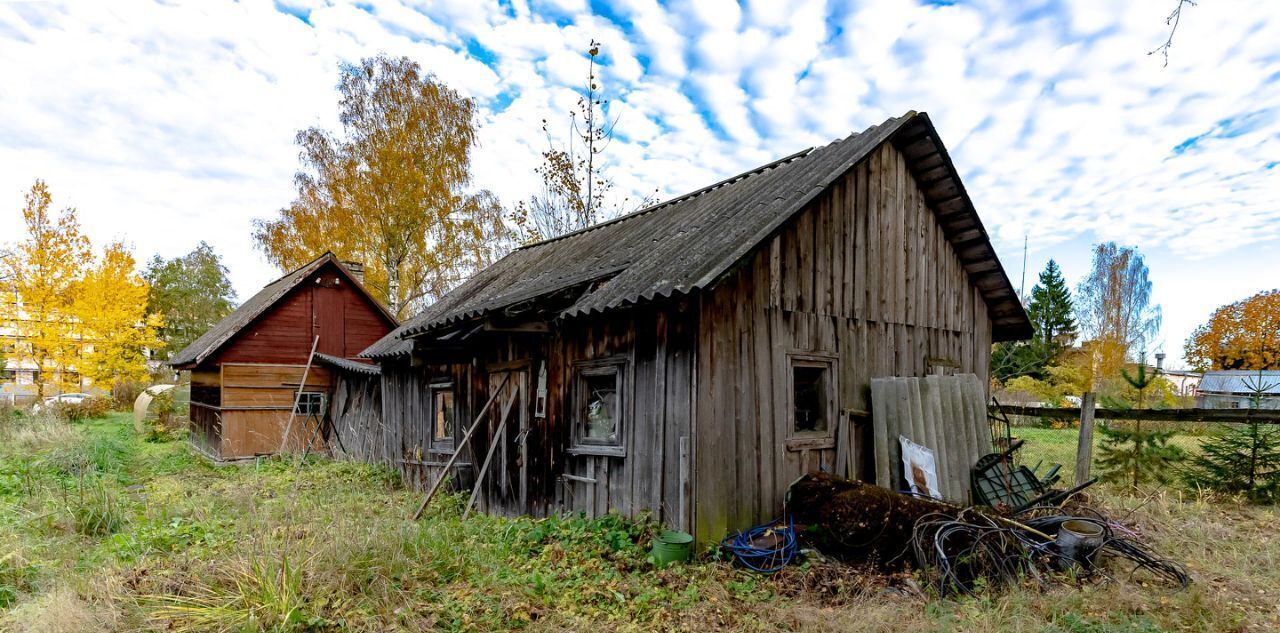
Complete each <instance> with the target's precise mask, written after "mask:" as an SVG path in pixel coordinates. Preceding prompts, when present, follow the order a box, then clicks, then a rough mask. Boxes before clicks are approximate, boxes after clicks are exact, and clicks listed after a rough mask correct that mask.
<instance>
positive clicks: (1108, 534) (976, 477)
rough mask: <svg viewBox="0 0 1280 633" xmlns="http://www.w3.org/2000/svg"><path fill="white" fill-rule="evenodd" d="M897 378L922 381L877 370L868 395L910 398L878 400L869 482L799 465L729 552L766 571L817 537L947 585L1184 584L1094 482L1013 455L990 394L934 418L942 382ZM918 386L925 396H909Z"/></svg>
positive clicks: (817, 543)
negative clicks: (882, 376)
mask: <svg viewBox="0 0 1280 633" xmlns="http://www.w3.org/2000/svg"><path fill="white" fill-rule="evenodd" d="M931 378H932V377H931ZM895 380H897V381H899V382H905V381H917V382H918V383H919V385H911V384H910V383H909V382H905V386H903V384H898V385H889V386H888V387H885V386H884V385H881V387H882V388H881V389H880V392H881V393H880V394H877V390H876V387H877V385H876V384H875V383H874V382H873V385H872V387H873V399H874V398H875V396H876V395H880V396H881V398H880V401H886V400H893V401H894V402H897V403H907V405H908V406H906V407H899V408H898V409H897V410H895V409H894V408H893V407H882V409H885V410H884V411H883V412H882V411H876V412H875V416H874V418H875V419H874V423H875V428H874V435H875V440H876V447H875V453H876V455H875V456H876V458H877V459H876V473H875V477H876V483H875V484H872V483H866V482H863V481H858V480H855V479H850V478H846V477H841V476H838V475H835V474H831V473H826V472H814V473H810V474H807V475H804V476H803V477H801V478H800V479H798V480H796V481H795V482H793V483H792V484H791V486H790V487H789V488H788V490H787V495H786V512H785V513H784V518H783V519H781V520H778V521H774V522H771V523H768V524H765V525H761V526H757V527H754V528H751V529H750V530H745V531H742V532H739V533H736V534H733V535H731V536H730V537H729V538H726V539H725V540H724V541H723V542H722V543H721V548H722V550H723V551H724V552H725V553H726V554H727V555H728V556H729V557H731V558H732V559H733V560H734V561H735V562H737V563H739V564H741V565H743V566H745V567H748V568H750V569H753V570H756V571H760V572H766V573H769V572H775V571H779V570H781V569H782V568H784V567H785V566H787V565H789V564H792V563H793V562H794V561H796V560H798V558H799V557H800V556H801V555H802V553H803V552H805V551H807V550H806V549H805V548H813V549H816V550H817V551H818V552H821V553H822V554H823V555H825V556H828V557H832V558H835V559H837V560H841V561H844V562H848V563H853V564H857V565H870V566H873V567H875V568H878V569H880V570H882V571H885V572H896V571H900V570H902V569H904V568H914V569H917V570H919V571H920V573H921V574H922V576H923V578H925V579H926V580H927V581H928V582H929V583H930V584H931V585H933V586H934V587H936V589H937V591H938V592H939V593H940V594H942V595H955V594H973V593H975V592H977V591H979V590H981V589H984V588H993V587H999V586H1004V585H1011V584H1015V583H1023V582H1028V581H1030V582H1034V583H1039V584H1041V585H1042V586H1048V585H1049V584H1051V583H1062V582H1094V581H1098V580H1113V579H1115V578H1117V577H1120V576H1122V575H1123V576H1125V577H1128V578H1132V579H1141V580H1142V581H1144V582H1149V583H1163V584H1167V585H1170V586H1172V587H1175V588H1185V587H1186V586H1188V585H1189V584H1190V582H1191V579H1190V577H1189V576H1188V574H1187V572H1186V570H1185V569H1184V568H1183V567H1182V566H1181V565H1180V564H1178V563H1176V562H1174V561H1171V560H1168V559H1166V558H1164V557H1161V556H1159V555H1157V554H1156V553H1154V552H1153V551H1152V550H1151V549H1150V547H1148V546H1147V545H1145V544H1144V543H1143V542H1142V541H1141V540H1140V539H1139V535H1138V534H1136V533H1135V532H1134V531H1133V530H1131V529H1129V528H1128V527H1126V526H1125V525H1123V524H1122V523H1120V522H1119V521H1115V520H1112V519H1111V518H1109V517H1107V516H1106V515H1105V514H1104V513H1103V512H1101V511H1099V510H1097V509H1095V508H1093V507H1091V506H1089V505H1088V503H1086V501H1085V499H1084V497H1085V496H1086V495H1083V494H1081V492H1082V491H1084V490H1085V489H1086V488H1088V487H1089V486H1090V485H1092V484H1093V483H1094V480H1088V481H1085V482H1082V483H1081V484H1079V485H1076V486H1073V487H1070V488H1067V489H1062V488H1060V487H1059V485H1058V484H1059V481H1060V476H1059V469H1060V467H1059V466H1054V467H1052V468H1049V469H1048V470H1047V472H1046V473H1045V474H1043V475H1041V474H1039V472H1038V471H1039V470H1040V465H1037V466H1035V467H1032V468H1028V467H1027V466H1025V465H1021V464H1019V463H1018V461H1019V460H1018V459H1017V457H1018V453H1019V451H1020V449H1021V448H1022V446H1023V442H1022V441H1020V440H1017V439H1016V438H1014V437H1013V436H1012V434H1011V428H1010V425H1009V421H1008V419H1007V418H1005V419H995V418H990V419H989V418H988V416H987V414H986V407H985V406H982V407H981V408H975V407H968V408H967V410H966V412H965V413H963V414H961V413H958V411H959V409H960V408H961V407H960V406H959V405H960V404H963V398H957V399H955V400H954V402H955V403H957V406H956V407H952V408H951V409H950V411H951V412H953V413H955V415H953V416H952V417H951V418H950V419H948V418H947V416H946V413H948V407H946V406H943V407H941V410H940V411H939V412H938V413H939V414H940V415H937V416H934V417H933V418H932V419H933V420H934V421H935V422H934V423H930V422H927V421H924V422H922V420H928V419H929V417H928V416H927V415H921V413H925V414H927V413H928V412H929V405H928V403H929V401H930V400H931V399H933V400H936V399H938V398H937V396H938V391H939V390H940V391H941V392H942V395H943V396H944V397H945V396H946V389H939V388H938V384H939V383H937V382H935V381H930V382H932V383H933V384H932V387H933V389H932V390H931V389H930V388H929V387H930V385H925V382H926V381H925V380H924V379H895ZM913 386H915V387H917V388H918V389H919V390H920V391H923V394H916V395H913V394H911V393H910V392H911V391H912V387H913ZM944 386H945V385H944ZM895 390H896V391H895ZM886 391H887V393H884V392H886ZM904 393H905V394H906V395H904ZM913 398H915V400H913ZM912 402H915V403H916V404H915V406H914V407H912V406H911V403H912ZM983 404H984V405H985V402H983ZM931 427H937V428H936V429H935V428H931ZM944 429H946V431H947V433H942V432H941V431H943V430H944ZM889 438H892V439H893V440H895V441H892V442H890V441H887V440H888V439H889ZM886 457H891V458H892V461H889V460H887V459H885V458H886ZM965 465H967V468H965V467H964V466H965ZM850 470H851V471H852V470H853V469H852V468H850ZM877 484H878V485H877ZM886 484H889V485H886Z"/></svg>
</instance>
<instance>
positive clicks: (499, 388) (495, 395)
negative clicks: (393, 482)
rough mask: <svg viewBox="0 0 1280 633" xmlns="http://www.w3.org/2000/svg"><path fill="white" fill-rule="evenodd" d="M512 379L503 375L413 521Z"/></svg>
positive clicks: (414, 515) (417, 517)
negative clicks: (508, 381) (509, 379)
mask: <svg viewBox="0 0 1280 633" xmlns="http://www.w3.org/2000/svg"><path fill="white" fill-rule="evenodd" d="M510 377H511V373H510V372H508V373H507V374H505V375H503V377H502V380H500V381H498V386H497V387H495V388H494V390H493V395H492V396H489V401H488V402H486V403H484V408H483V409H480V413H479V414H478V415H476V419H475V420H474V421H472V422H471V428H469V429H467V433H466V435H463V436H462V441H461V442H459V443H458V447H457V448H456V449H454V451H453V455H452V456H450V457H449V461H447V462H445V464H444V467H443V468H441V469H440V476H439V477H436V481H435V483H433V484H431V489H430V490H428V491H427V496H426V497H424V498H423V499H422V505H420V506H418V511H417V512H414V513H413V520H414V521H417V520H418V519H419V518H421V517H422V512H423V511H424V510H426V509H427V504H428V503H431V498H432V497H434V496H436V491H437V490H439V489H440V485H441V484H443V483H444V480H445V476H446V475H448V474H449V469H450V468H453V464H454V462H456V461H458V456H459V455H461V454H462V449H463V447H465V446H466V445H467V442H470V441H471V434H472V433H475V432H476V427H478V426H480V421H481V420H484V414H486V413H488V412H489V407H491V406H493V402H494V401H495V400H497V399H498V396H499V395H500V394H501V393H502V388H503V387H504V386H506V384H507V379H508V378H510Z"/></svg>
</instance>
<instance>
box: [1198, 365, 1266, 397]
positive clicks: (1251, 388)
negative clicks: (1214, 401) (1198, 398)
mask: <svg viewBox="0 0 1280 633" xmlns="http://www.w3.org/2000/svg"><path fill="white" fill-rule="evenodd" d="M1198 389H1199V391H1200V392H1201V393H1221V394H1233V395H1241V396H1251V395H1253V394H1254V392H1255V390H1257V389H1262V392H1263V393H1265V394H1267V395H1269V396H1274V395H1280V371H1276V370H1264V371H1263V372H1262V373H1261V375H1259V373H1258V371H1257V370H1245V369H1240V370H1218V371H1206V372H1205V373H1204V377H1203V378H1201V379H1200V386H1199V387H1198Z"/></svg>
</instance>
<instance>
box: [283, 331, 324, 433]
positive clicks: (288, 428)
mask: <svg viewBox="0 0 1280 633" xmlns="http://www.w3.org/2000/svg"><path fill="white" fill-rule="evenodd" d="M318 345H320V335H318V334H317V335H316V338H315V340H314V341H311V353H310V354H307V366H306V367H304V368H303V369H302V382H300V383H298V393H295V394H293V409H290V410H289V422H288V423H287V424H285V425H284V435H281V436H280V448H279V449H277V450H276V452H277V453H283V452H284V447H285V446H286V445H287V444H288V443H289V433H290V432H291V431H293V418H294V417H296V416H297V415H298V401H300V400H302V390H303V389H306V388H307V375H308V374H310V373H311V361H313V360H315V358H316V346H318Z"/></svg>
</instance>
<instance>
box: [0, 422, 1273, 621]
mask: <svg viewBox="0 0 1280 633" xmlns="http://www.w3.org/2000/svg"><path fill="white" fill-rule="evenodd" d="M1028 439H1029V440H1030V439H1031V438H1030V437H1028ZM1028 443H1029V444H1030V441H1029V442H1028ZM1046 444H1047V442H1046ZM419 498H420V497H419V493H416V492H414V491H409V490H405V489H403V488H402V487H401V486H400V484H399V482H398V479H397V478H396V477H395V475H394V474H393V473H391V472H388V471H386V470H383V469H380V468H375V467H370V466H364V465H357V464H349V463H335V462H329V461H325V460H318V461H315V462H312V463H308V464H306V465H305V466H304V467H303V468H302V469H301V470H300V471H299V472H297V474H295V471H294V468H293V465H292V464H291V463H289V462H286V461H282V460H264V461H262V462H260V463H257V464H249V465H244V466H227V467H214V466H211V465H209V464H207V463H206V462H204V461H202V460H200V459H197V458H195V457H193V456H192V455H191V453H190V452H189V451H188V450H187V448H186V446H185V444H184V443H183V442H181V441H171V442H166V443H152V442H144V441H141V440H140V439H137V438H136V437H135V436H134V435H133V433H132V430H131V424H130V422H129V419H128V416H126V415H113V416H112V417H110V418H108V419H105V420H99V421H94V422H89V423H84V424H76V425H68V424H65V423H58V422H48V421H44V422H31V421H21V422H3V421H0V630H3V631H68V632H75V631H133V630H157V631H167V630H172V631H219V630H221V631H242V630H243V631H256V630H270V631H338V630H365V631H383V630H404V631H410V630H413V631H417V630H447V631H470V630H475V631H489V630H508V629H522V630H534V631H541V630H591V631H610V630H635V631H649V630H702V631H706V630H761V631H772V630H805V631H810V630H811V631H901V630H913V631H951V630H956V631H983V632H987V633H990V632H992V631H1080V632H1086V631H1087V632H1102V631H1163V630H1187V631H1206V630H1213V631H1249V630H1256V631H1263V630H1276V629H1277V628H1280V613H1278V612H1277V607H1276V605H1277V600H1278V599H1280V544H1278V542H1280V539H1276V538H1275V536H1274V530H1275V529H1274V526H1275V524H1276V518H1277V517H1276V511H1275V509H1274V508H1270V507H1251V506H1245V505H1240V504H1236V503H1233V502H1226V501H1223V502H1212V501H1209V500H1205V499H1178V498H1177V497H1176V496H1173V495H1168V494H1166V495H1159V494H1157V495H1155V496H1150V497H1134V496H1113V497H1108V498H1106V499H1102V500H1099V501H1100V502H1102V504H1103V505H1105V506H1106V507H1107V509H1108V511H1109V512H1111V513H1113V515H1115V516H1119V517H1124V518H1125V521H1126V523H1128V524H1129V525H1131V526H1133V527H1134V528H1135V529H1137V530H1138V531H1139V532H1140V533H1141V534H1142V535H1143V536H1144V538H1145V539H1147V540H1149V542H1150V543H1151V544H1152V545H1153V546H1154V547H1155V548H1156V549H1157V550H1158V551H1161V552H1163V553H1165V554H1167V555H1170V556H1173V557H1175V558H1178V559H1180V560H1182V561H1184V562H1185V563H1186V564H1187V566H1188V567H1189V569H1190V571H1191V573H1192V574H1193V576H1194V577H1195V579H1196V582H1195V584H1194V585H1193V586H1192V587H1191V588H1190V589H1188V590H1186V591H1182V592H1177V593H1174V592H1171V591H1169V590H1167V589H1163V588H1159V587H1146V586H1142V585H1141V584H1140V583H1138V582H1131V581H1122V582H1118V583H1116V584H1111V585H1098V586H1089V587H1085V588H1076V587H1071V586H1055V587H1053V588H1050V589H1048V590H1040V589H1037V588H1034V587H1030V586H1028V587H1025V588H1020V589H1015V590H1009V591H1004V592H1000V593H991V594H988V595H984V596H982V597H980V598H966V599H960V600H944V599H939V598H937V597H931V596H929V595H928V592H927V591H925V592H923V593H922V592H920V591H918V590H915V589H912V588H911V587H912V585H913V584H921V585H923V582H922V581H919V580H917V581H915V582H914V583H912V582H907V581H905V580H904V579H903V578H901V577H899V578H898V579H896V580H894V581H892V582H890V581H887V580H886V579H883V578H879V577H871V576H864V575H859V574H857V573H856V572H854V571H852V570H850V569H849V568H847V567H844V566H841V565H835V564H831V563H823V562H821V561H811V562H809V563H806V564H804V565H799V566H795V567H792V568H789V569H788V570H786V571H784V572H783V573H781V574H779V575H777V576H774V577H762V576H758V575H753V574H750V573H748V572H744V571H740V570H736V569H734V568H732V567H730V566H729V565H726V564H724V563H720V562H714V561H709V560H704V561H702V562H698V563H694V564H689V565H683V566H674V567H672V568H669V569H666V570H655V569H653V568H652V566H651V565H650V564H649V563H648V562H647V561H646V557H645V553H644V548H645V546H646V544H647V538H648V534H649V532H650V530H651V529H652V527H651V526H647V525H644V524H635V523H631V522H626V521H622V520H620V519H618V518H616V517H606V518H602V519H598V520H594V521H586V520H583V519H572V518H571V519H551V520H543V521H535V520H530V519H515V520H512V519H500V518H493V517H487V516H473V517H471V518H470V519H468V520H467V521H463V520H461V518H460V516H459V515H460V512H459V501H458V499H446V500H445V501H443V502H441V503H439V504H435V503H433V506H432V508H431V510H429V511H428V516H426V517H425V518H424V519H423V520H422V521H420V522H418V523H413V522H409V521H407V520H406V519H405V517H406V515H407V514H409V512H410V511H411V508H412V507H413V506H414V505H415V502H416V501H417V500H418V499H419ZM904 585H905V586H906V587H907V588H906V589H903V588H902V587H903V586H904Z"/></svg>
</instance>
